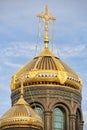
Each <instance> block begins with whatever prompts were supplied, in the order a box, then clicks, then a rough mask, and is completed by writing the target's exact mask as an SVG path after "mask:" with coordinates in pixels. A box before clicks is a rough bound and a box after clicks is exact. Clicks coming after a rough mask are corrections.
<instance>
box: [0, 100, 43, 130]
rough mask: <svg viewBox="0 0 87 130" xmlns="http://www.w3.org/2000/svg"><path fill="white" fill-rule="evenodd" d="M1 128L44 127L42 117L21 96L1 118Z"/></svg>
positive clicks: (2, 129)
mask: <svg viewBox="0 0 87 130" xmlns="http://www.w3.org/2000/svg"><path fill="white" fill-rule="evenodd" d="M0 121H1V125H0V126H1V130H4V129H7V128H16V127H26V128H36V129H38V130H39V129H40V130H42V129H43V123H42V119H41V118H40V117H39V116H38V114H37V113H36V112H35V111H34V110H33V109H32V108H31V107H30V106H29V104H28V103H27V102H26V101H25V100H24V99H23V97H21V98H20V99H19V100H18V102H17V103H16V104H15V105H14V106H13V107H12V108H11V109H10V110H9V111H8V112H7V113H6V114H4V115H3V116H2V118H1V120H0Z"/></svg>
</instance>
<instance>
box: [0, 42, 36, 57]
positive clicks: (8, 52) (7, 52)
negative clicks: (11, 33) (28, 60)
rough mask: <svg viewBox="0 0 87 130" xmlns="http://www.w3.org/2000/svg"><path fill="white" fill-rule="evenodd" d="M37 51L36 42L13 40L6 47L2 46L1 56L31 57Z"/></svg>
mask: <svg viewBox="0 0 87 130" xmlns="http://www.w3.org/2000/svg"><path fill="white" fill-rule="evenodd" d="M34 51H35V46H34V44H32V43H31V44H30V43H28V42H11V43H9V45H8V46H7V47H5V48H1V51H0V57H1V58H2V57H20V56H21V57H22V56H24V57H30V56H31V55H32V54H34V53H33V52H34Z"/></svg>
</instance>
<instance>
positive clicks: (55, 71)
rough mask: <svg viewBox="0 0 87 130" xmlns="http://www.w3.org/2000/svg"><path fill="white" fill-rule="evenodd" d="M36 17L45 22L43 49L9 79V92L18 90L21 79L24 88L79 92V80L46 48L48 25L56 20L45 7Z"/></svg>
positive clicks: (80, 87)
mask: <svg viewBox="0 0 87 130" xmlns="http://www.w3.org/2000/svg"><path fill="white" fill-rule="evenodd" d="M37 16H38V17H39V18H42V21H43V22H45V35H44V44H45V47H44V49H43V51H42V52H41V53H40V54H39V55H38V56H36V57H34V58H33V59H32V60H31V61H30V62H28V63H27V64H26V65H24V66H23V67H22V68H20V69H19V71H18V72H16V73H15V74H14V76H13V77H12V79H11V90H12V91H14V90H16V89H18V88H20V83H21V79H23V81H24V84H23V85H24V86H35V85H37V86H39V85H40V86H41V85H44V86H45V85H46V86H47V85H56V86H59V85H60V86H61V87H62V86H63V87H68V88H70V89H76V90H77V91H81V89H82V80H81V78H80V77H79V76H78V75H77V74H76V73H75V72H74V71H73V70H72V69H71V68H70V67H69V66H68V65H66V64H65V63H64V62H63V61H62V60H61V59H60V58H58V57H56V56H55V55H54V54H53V53H52V52H51V51H50V49H49V47H48V44H49V35H48V24H49V22H50V21H53V20H56V18H55V17H53V16H51V14H50V13H49V12H48V7H47V6H46V9H45V12H42V14H38V15H37ZM21 77H22V78H21Z"/></svg>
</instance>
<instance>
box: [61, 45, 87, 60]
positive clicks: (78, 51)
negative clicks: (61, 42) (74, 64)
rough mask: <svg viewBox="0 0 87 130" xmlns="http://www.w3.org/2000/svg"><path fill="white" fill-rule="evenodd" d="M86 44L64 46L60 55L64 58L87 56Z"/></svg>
mask: <svg viewBox="0 0 87 130" xmlns="http://www.w3.org/2000/svg"><path fill="white" fill-rule="evenodd" d="M86 46H87V45H86V44H78V45H68V46H63V48H61V49H60V50H61V51H60V55H61V56H62V57H63V58H70V57H84V56H87V51H86Z"/></svg>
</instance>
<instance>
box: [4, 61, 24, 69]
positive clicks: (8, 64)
mask: <svg viewBox="0 0 87 130" xmlns="http://www.w3.org/2000/svg"><path fill="white" fill-rule="evenodd" d="M4 64H5V65H7V66H10V67H13V68H20V67H21V66H22V65H20V64H15V63H12V62H8V61H6V62H5V63H4Z"/></svg>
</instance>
